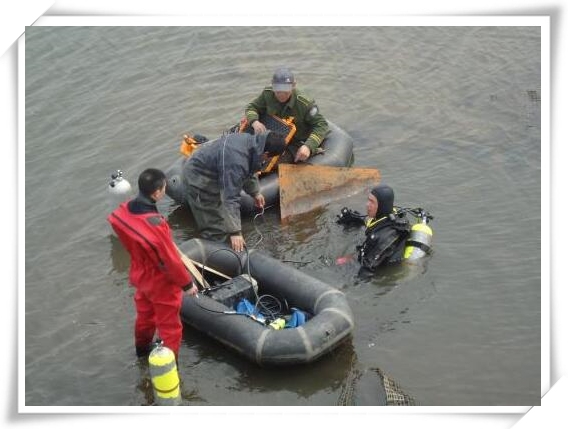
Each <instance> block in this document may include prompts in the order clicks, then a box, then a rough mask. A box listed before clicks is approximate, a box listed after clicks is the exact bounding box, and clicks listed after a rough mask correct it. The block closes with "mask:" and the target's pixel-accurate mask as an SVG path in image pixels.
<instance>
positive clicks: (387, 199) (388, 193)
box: [371, 185, 394, 218]
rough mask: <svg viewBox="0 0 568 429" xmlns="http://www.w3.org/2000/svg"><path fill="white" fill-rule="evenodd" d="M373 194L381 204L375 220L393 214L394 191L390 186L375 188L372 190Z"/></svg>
mask: <svg viewBox="0 0 568 429" xmlns="http://www.w3.org/2000/svg"><path fill="white" fill-rule="evenodd" d="M371 194H373V195H374V196H375V197H376V198H377V201H378V202H379V208H378V209H377V214H376V216H375V218H380V217H383V216H388V215H389V214H391V213H392V210H393V206H394V191H393V190H392V188H391V187H390V186H387V185H379V186H375V187H374V188H373V189H371Z"/></svg>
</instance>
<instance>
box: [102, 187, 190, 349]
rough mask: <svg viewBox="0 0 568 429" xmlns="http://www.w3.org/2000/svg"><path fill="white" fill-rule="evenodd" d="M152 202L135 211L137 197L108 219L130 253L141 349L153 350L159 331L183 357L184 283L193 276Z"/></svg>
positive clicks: (136, 342) (185, 284) (122, 205)
mask: <svg viewBox="0 0 568 429" xmlns="http://www.w3.org/2000/svg"><path fill="white" fill-rule="evenodd" d="M138 198H140V197H138ZM134 201H136V200H134ZM143 202H144V201H143ZM148 206H150V207H151V209H150V210H151V211H146V212H141V213H133V212H132V209H131V207H133V206H132V201H131V202H130V203H128V202H126V203H123V204H121V205H120V206H119V207H118V208H117V209H116V210H115V211H114V212H112V213H111V214H110V215H109V216H108V221H109V222H110V224H111V226H112V228H113V229H114V231H115V232H116V234H117V235H118V238H119V239H120V241H121V242H122V244H123V245H124V247H126V249H127V250H128V252H129V253H130V275H129V279H130V283H131V285H132V286H134V287H135V288H136V293H135V294H134V302H135V305H136V322H135V328H134V340H135V345H136V350H137V353H138V354H139V355H142V354H144V351H149V348H150V345H151V343H152V341H153V337H154V332H155V331H156V330H157V331H158V335H159V337H160V338H161V339H162V340H163V341H164V345H165V346H166V347H168V348H170V349H171V350H172V351H173V352H174V353H175V355H176V358H177V356H178V351H179V347H180V344H181V337H182V324H181V319H180V310H181V303H182V297H183V289H182V288H183V287H185V286H187V285H188V284H190V283H191V281H192V278H191V275H190V274H189V272H188V271H187V269H186V267H185V265H184V264H183V262H182V261H181V258H180V256H179V254H178V252H177V248H176V246H175V243H174V242H173V239H172V235H171V230H170V227H169V225H168V223H167V221H166V219H165V218H164V217H163V216H162V215H161V214H159V213H158V212H157V209H156V208H155V205H154V204H147V205H146V207H148Z"/></svg>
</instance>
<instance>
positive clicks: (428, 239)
mask: <svg viewBox="0 0 568 429" xmlns="http://www.w3.org/2000/svg"><path fill="white" fill-rule="evenodd" d="M410 213H412V214H413V215H414V216H416V217H417V218H419V219H420V221H419V222H417V223H416V224H414V225H412V228H411V229H410V236H409V237H408V239H407V240H406V247H405V248H404V259H406V260H409V261H415V260H417V259H420V258H422V257H424V256H426V255H428V254H430V253H431V251H432V234H433V232H432V228H430V226H429V225H428V222H429V221H430V220H432V219H434V217H433V216H431V215H430V213H428V212H426V211H424V210H423V209H420V208H419V209H413V210H410Z"/></svg>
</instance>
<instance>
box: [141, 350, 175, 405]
mask: <svg viewBox="0 0 568 429" xmlns="http://www.w3.org/2000/svg"><path fill="white" fill-rule="evenodd" d="M148 363H149V367H150V377H151V379H152V387H153V389H154V400H155V402H156V404H157V405H179V403H180V397H181V395H180V388H179V374H178V370H177V365H176V357H175V354H174V352H173V351H171V350H170V349H169V348H167V347H165V346H163V345H161V344H159V345H158V346H157V347H156V348H154V350H152V352H151V353H150V356H149V357H148Z"/></svg>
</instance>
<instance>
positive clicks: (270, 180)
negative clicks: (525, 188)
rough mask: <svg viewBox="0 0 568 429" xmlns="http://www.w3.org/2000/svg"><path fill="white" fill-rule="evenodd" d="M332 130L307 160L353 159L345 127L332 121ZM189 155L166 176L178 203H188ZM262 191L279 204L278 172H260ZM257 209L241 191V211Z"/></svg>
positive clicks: (334, 162)
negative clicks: (185, 176) (185, 181)
mask: <svg viewBox="0 0 568 429" xmlns="http://www.w3.org/2000/svg"><path fill="white" fill-rule="evenodd" d="M328 123H329V129H330V132H329V134H328V135H327V137H326V138H325V140H324V141H323V143H322V145H321V149H323V153H321V154H319V155H314V156H312V157H311V158H310V159H309V160H308V162H309V163H310V164H313V165H327V166H331V167H348V166H350V165H351V163H352V162H353V159H352V157H353V139H352V138H351V136H350V135H349V134H347V133H346V132H345V131H344V130H343V129H341V128H339V127H338V126H337V125H335V124H334V123H332V122H329V121H328ZM186 160H187V158H186V157H184V156H180V157H179V158H178V159H177V160H176V161H175V162H174V163H173V164H172V165H171V166H170V167H169V168H168V169H166V170H165V174H166V177H167V186H166V193H167V194H168V196H169V197H170V198H172V199H173V200H174V201H175V202H177V203H178V204H185V201H184V184H183V180H182V168H183V164H184V163H185V161H186ZM260 192H261V193H262V195H264V199H265V205H266V207H271V206H276V205H278V204H279V198H280V194H279V185H278V173H277V172H272V173H269V174H266V175H263V176H261V178H260ZM255 212H256V208H255V207H254V200H253V198H252V197H250V196H249V195H247V194H245V193H244V192H242V194H241V213H242V214H243V215H249V216H250V215H253V214H254V213H255Z"/></svg>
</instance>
